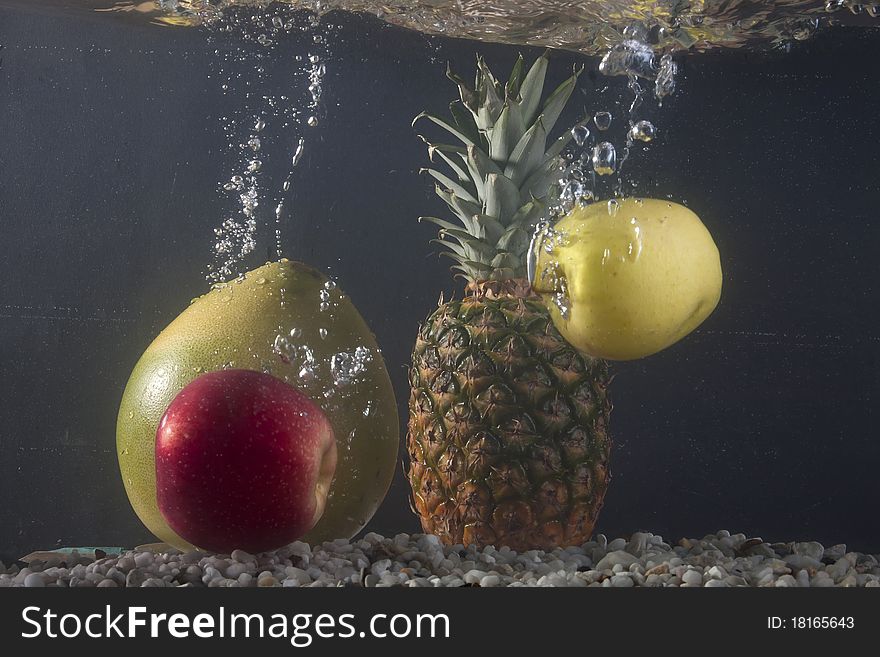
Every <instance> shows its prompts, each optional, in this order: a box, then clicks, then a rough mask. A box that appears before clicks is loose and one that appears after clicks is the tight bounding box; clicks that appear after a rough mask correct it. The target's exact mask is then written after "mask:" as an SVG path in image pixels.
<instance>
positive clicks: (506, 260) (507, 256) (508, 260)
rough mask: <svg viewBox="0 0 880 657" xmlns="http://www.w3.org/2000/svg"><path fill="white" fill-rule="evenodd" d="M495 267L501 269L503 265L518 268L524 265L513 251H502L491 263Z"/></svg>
mask: <svg viewBox="0 0 880 657" xmlns="http://www.w3.org/2000/svg"><path fill="white" fill-rule="evenodd" d="M489 264H490V265H491V266H492V267H494V268H495V269H500V268H502V267H505V268H509V269H516V268H517V267H519V266H522V265H521V264H520V262H519V259H518V258H517V257H516V256H514V255H513V254H512V253H507V252H501V253H499V254H498V255H496V256H495V257H494V258H492V262H490V263H489Z"/></svg>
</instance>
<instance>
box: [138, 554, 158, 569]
mask: <svg viewBox="0 0 880 657" xmlns="http://www.w3.org/2000/svg"><path fill="white" fill-rule="evenodd" d="M152 563H153V555H152V554H151V553H150V552H138V553H136V554H135V555H134V565H135V566H137V567H138V568H146V567H147V566H150V565H152Z"/></svg>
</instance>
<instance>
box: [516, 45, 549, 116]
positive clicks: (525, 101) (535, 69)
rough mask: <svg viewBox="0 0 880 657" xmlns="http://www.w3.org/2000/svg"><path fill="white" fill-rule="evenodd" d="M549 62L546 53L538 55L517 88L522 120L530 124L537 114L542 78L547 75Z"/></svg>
mask: <svg viewBox="0 0 880 657" xmlns="http://www.w3.org/2000/svg"><path fill="white" fill-rule="evenodd" d="M549 62H550V59H549V57H548V56H547V53H546V52H545V53H544V54H543V55H541V56H540V57H538V59H537V60H535V63H534V64H532V66H531V68H530V69H529V72H528V73H526V77H525V79H524V80H523V83H522V85H521V86H520V89H519V95H520V97H521V100H520V108H521V109H522V117H523V121H525V123H526V124H528V125H530V124H532V123H534V121H535V119H536V118H537V116H538V108H539V107H540V106H541V94H542V93H543V91H544V78H545V77H546V75H547V64H548V63H549Z"/></svg>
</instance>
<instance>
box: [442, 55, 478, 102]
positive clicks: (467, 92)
mask: <svg viewBox="0 0 880 657" xmlns="http://www.w3.org/2000/svg"><path fill="white" fill-rule="evenodd" d="M446 77H447V78H449V79H450V80H452V81H453V82H454V83H455V84H456V85H457V86H458V93H459V96H461V102H462V104H463V105H464V106H465V107H467V108H468V109H469V110H470V111H471V112H476V110H477V106H478V104H479V99H478V98H477V94H476V93H475V92H474V91H473V90H472V89H470V88H469V87H468V86H467V83H466V82H465V81H464V80H462V79H461V78H460V77H459V76H458V75H456V74H455V73H453V72H452V64H451V63H448V62H447V64H446Z"/></svg>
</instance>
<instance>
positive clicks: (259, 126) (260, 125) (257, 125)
mask: <svg viewBox="0 0 880 657" xmlns="http://www.w3.org/2000/svg"><path fill="white" fill-rule="evenodd" d="M265 127H266V122H265V121H264V120H263V119H257V122H256V123H255V124H254V130H256V131H257V132H262V130H263V128H265Z"/></svg>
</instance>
